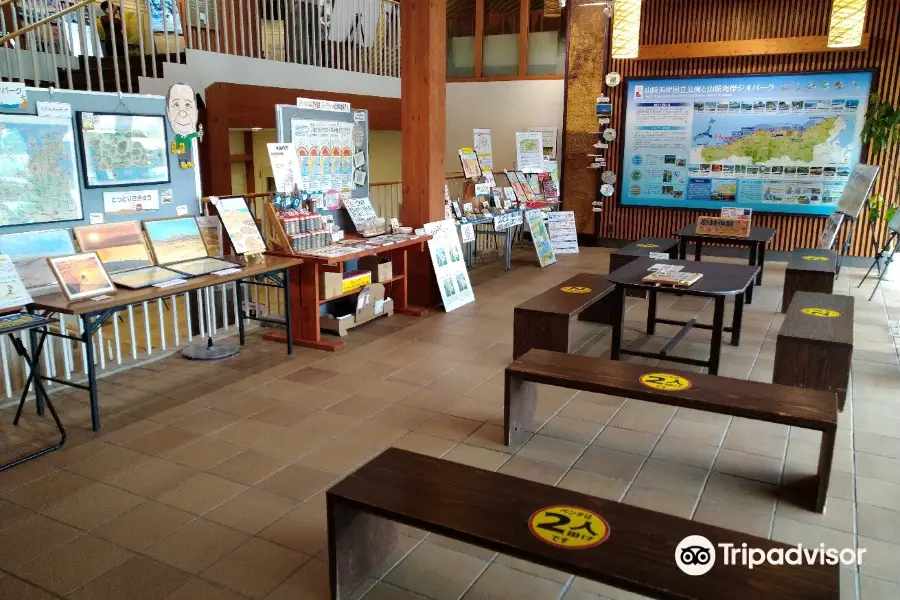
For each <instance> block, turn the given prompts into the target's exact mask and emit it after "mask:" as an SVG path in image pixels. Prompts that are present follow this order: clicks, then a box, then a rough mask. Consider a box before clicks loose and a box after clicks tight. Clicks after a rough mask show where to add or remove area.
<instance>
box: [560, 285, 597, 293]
mask: <svg viewBox="0 0 900 600" xmlns="http://www.w3.org/2000/svg"><path fill="white" fill-rule="evenodd" d="M559 291H561V292H565V293H567V294H589V293H590V292H591V288H589V287H584V286H581V285H564V286H563V287H561V288H559Z"/></svg>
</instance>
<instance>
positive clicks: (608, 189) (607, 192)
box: [600, 183, 615, 198]
mask: <svg viewBox="0 0 900 600" xmlns="http://www.w3.org/2000/svg"><path fill="white" fill-rule="evenodd" d="M614 191H615V188H614V187H613V186H611V185H610V184H608V183H604V184H603V185H601V186H600V193H601V194H603V195H604V196H606V197H607V198H609V197H610V196H612V195H613V192H614Z"/></svg>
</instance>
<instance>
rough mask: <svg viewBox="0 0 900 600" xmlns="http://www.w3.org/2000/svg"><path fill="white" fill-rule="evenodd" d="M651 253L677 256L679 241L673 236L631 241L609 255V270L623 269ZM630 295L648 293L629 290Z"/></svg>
mask: <svg viewBox="0 0 900 600" xmlns="http://www.w3.org/2000/svg"><path fill="white" fill-rule="evenodd" d="M651 253H654V254H655V253H659V254H668V255H669V258H677V257H678V256H677V254H678V242H677V241H675V240H673V239H672V238H654V237H645V238H642V239H639V240H636V241H634V242H631V243H630V244H628V245H627V246H624V247H622V248H619V249H618V250H616V251H615V252H613V253H612V254H610V255H609V272H610V273H612V272H613V271H615V270H616V269H621V268H622V267H624V266H625V265H627V264H628V263H630V262H631V261H633V260H636V259H638V258H641V257H642V256H644V257H649V256H650V254H651ZM628 295H629V296H637V297H640V298H643V297H645V296H646V293H645V292H639V291H634V290H631V291H629V292H628Z"/></svg>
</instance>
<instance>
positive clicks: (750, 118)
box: [622, 71, 872, 215]
mask: <svg viewBox="0 0 900 600" xmlns="http://www.w3.org/2000/svg"><path fill="white" fill-rule="evenodd" d="M871 84H872V73H871V72H867V71H841V72H831V73H819V74H809V75H801V74H794V75H791V74H789V75H748V76H736V77H700V78H674V79H652V80H651V79H644V80H642V79H632V80H630V81H629V82H628V88H627V90H626V93H627V98H628V104H627V108H626V128H625V135H624V136H622V137H623V138H624V158H623V178H622V179H623V185H622V204H623V205H632V206H634V205H644V206H664V207H679V208H696V209H714V210H715V209H719V208H721V206H722V205H723V203H728V204H729V205H732V206H739V207H744V208H752V209H753V210H755V211H757V212H780V213H795V214H806V215H827V214H829V213H831V212H832V211H833V210H834V206H835V204H836V203H837V201H838V198H840V196H841V192H842V191H843V189H844V187H845V186H846V185H847V181H848V178H849V177H850V171H851V169H852V168H853V167H854V166H855V165H856V164H857V162H859V158H860V152H861V149H862V144H861V141H860V132H861V131H862V127H863V121H864V116H865V113H866V108H867V107H868V97H869V89H870V87H871Z"/></svg>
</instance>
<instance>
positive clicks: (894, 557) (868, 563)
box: [857, 536, 900, 583]
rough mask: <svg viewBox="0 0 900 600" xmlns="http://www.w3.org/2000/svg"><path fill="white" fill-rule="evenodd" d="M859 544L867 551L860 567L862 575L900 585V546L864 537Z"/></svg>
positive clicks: (860, 538)
mask: <svg viewBox="0 0 900 600" xmlns="http://www.w3.org/2000/svg"><path fill="white" fill-rule="evenodd" d="M894 541H896V540H894ZM857 543H858V546H859V548H865V549H866V553H865V554H863V558H862V563H861V564H860V565H859V573H860V575H866V576H868V577H876V578H878V579H886V580H888V581H893V582H897V583H900V546H898V545H897V544H892V543H888V542H885V541H883V540H876V539H873V538H867V537H862V536H860V537H859V540H858V542H857Z"/></svg>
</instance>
